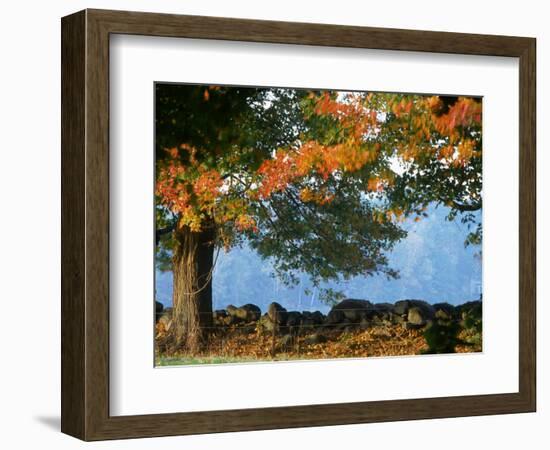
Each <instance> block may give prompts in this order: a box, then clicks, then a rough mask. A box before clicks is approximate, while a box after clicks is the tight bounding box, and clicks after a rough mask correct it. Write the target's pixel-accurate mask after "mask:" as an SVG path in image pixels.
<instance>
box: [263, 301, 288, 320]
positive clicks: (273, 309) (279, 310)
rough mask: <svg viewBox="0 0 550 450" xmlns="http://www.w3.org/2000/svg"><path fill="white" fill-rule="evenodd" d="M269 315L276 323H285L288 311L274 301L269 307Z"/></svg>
mask: <svg viewBox="0 0 550 450" xmlns="http://www.w3.org/2000/svg"><path fill="white" fill-rule="evenodd" d="M267 315H268V316H269V318H270V319H271V321H272V322H273V323H275V324H284V323H286V320H287V311H286V309H285V308H283V307H282V306H281V305H280V304H279V303H277V302H273V303H271V304H270V305H269V306H268V308H267Z"/></svg>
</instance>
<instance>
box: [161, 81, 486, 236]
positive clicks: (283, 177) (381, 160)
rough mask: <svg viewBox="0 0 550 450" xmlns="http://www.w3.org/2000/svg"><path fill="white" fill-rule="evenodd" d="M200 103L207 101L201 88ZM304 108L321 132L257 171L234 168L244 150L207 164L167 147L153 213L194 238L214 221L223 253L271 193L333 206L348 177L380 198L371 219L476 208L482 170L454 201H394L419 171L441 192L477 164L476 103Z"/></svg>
mask: <svg viewBox="0 0 550 450" xmlns="http://www.w3.org/2000/svg"><path fill="white" fill-rule="evenodd" d="M211 89H213V88H211ZM216 94H217V95H220V94H219V92H216ZM203 101H204V102H209V101H211V93H210V91H209V89H205V90H204V93H203ZM302 104H303V105H304V106H303V114H304V116H305V120H310V121H315V120H317V121H321V123H322V124H325V125H326V126H325V130H324V131H323V133H321V134H320V135H318V136H315V133H309V134H304V135H303V136H300V138H299V139H297V140H296V142H293V143H292V144H291V145H287V146H285V147H279V148H275V149H273V151H272V152H271V153H270V154H268V155H267V157H265V158H263V160H262V161H260V163H259V164H258V165H257V167H255V168H251V167H250V164H248V159H243V160H240V158H239V157H240V155H245V156H246V155H247V154H248V153H247V152H246V151H245V152H243V149H242V148H240V149H239V148H234V149H233V150H234V151H226V152H225V153H221V154H219V155H216V157H215V160H214V162H212V161H210V162H208V163H207V162H204V160H201V159H199V158H197V154H198V153H200V152H202V151H204V149H201V148H196V147H194V146H192V145H190V144H188V143H181V144H179V145H178V146H175V147H172V148H165V149H164V152H165V155H164V157H163V158H162V160H161V162H160V163H159V164H158V173H157V185H156V195H157V199H158V202H159V204H160V205H162V206H164V207H165V208H167V210H169V211H170V212H171V213H172V214H174V215H175V216H176V217H177V218H178V225H179V226H188V227H190V228H191V229H192V230H193V231H200V230H201V227H202V226H203V224H204V223H205V221H206V220H208V221H209V222H211V221H214V223H215V224H216V225H217V226H219V229H220V230H225V231H226V232H225V234H223V233H222V234H221V238H222V239H223V241H224V244H225V245H226V246H230V245H231V239H232V237H234V236H235V234H239V233H243V232H246V233H255V232H258V227H259V225H260V222H261V220H259V218H258V204H259V203H268V202H269V201H270V198H271V197H272V196H273V195H274V194H277V193H283V192H285V191H287V190H290V189H294V190H297V191H298V198H299V200H300V201H301V202H304V203H310V202H313V203H316V204H317V205H325V204H329V203H330V202H331V201H332V200H333V199H334V197H335V195H336V193H335V191H336V190H338V182H339V180H341V179H343V178H344V177H349V176H352V177H354V176H355V178H356V181H357V183H356V184H357V188H358V189H359V190H361V191H362V192H363V193H364V195H365V196H367V197H368V196H369V195H370V196H378V198H379V199H382V198H383V199H384V201H383V202H380V201H379V202H378V203H377V207H376V208H373V216H374V217H375V220H402V219H403V217H405V216H408V215H411V214H415V215H416V218H417V220H418V219H419V218H420V217H421V215H422V213H423V211H424V210H425V208H426V205H427V204H428V203H429V202H430V201H434V200H435V201H439V202H441V203H445V204H447V205H450V206H452V205H453V204H457V205H463V204H464V202H478V201H480V196H481V192H480V189H481V185H480V170H474V171H473V172H472V173H470V174H469V175H468V176H469V178H471V179H472V180H473V181H472V180H467V181H466V182H465V183H463V184H464V186H466V187H468V186H469V183H470V184H474V185H476V186H474V187H473V188H471V189H466V190H464V189H463V190H462V191H460V189H458V192H456V191H457V189H454V188H450V189H449V192H443V193H441V195H440V197H439V198H431V197H430V196H429V195H423V196H422V197H421V198H418V197H419V196H418V194H416V197H415V196H413V197H411V200H410V201H408V203H407V202H405V201H404V198H403V192H401V191H402V190H403V186H402V185H403V180H406V181H407V183H408V184H409V187H410V186H413V187H414V185H415V183H416V182H420V184H422V183H421V181H422V178H423V175H422V171H428V172H430V176H432V178H434V181H437V177H441V179H440V181H441V182H442V183H446V182H449V180H451V179H452V177H453V170H455V171H456V170H460V171H463V172H464V173H467V172H468V169H469V166H470V165H471V164H472V162H473V161H478V162H480V160H481V133H480V130H481V118H482V116H481V103H480V101H479V100H478V99H473V98H466V97H458V98H454V102H453V103H452V104H451V103H449V101H447V102H446V101H445V98H444V97H439V96H422V95H400V94H384V93H355V92H354V93H338V92H328V91H325V92H311V93H309V94H308V96H307V97H306V98H305V100H303V101H302ZM327 130H328V131H327ZM327 135H329V137H328V138H327ZM250 150H251V151H254V149H253V148H252V149H250ZM354 174H355V175H354ZM445 177H447V178H448V180H445ZM419 180H420V181H419ZM400 181H401V186H400V188H399V189H401V191H400V190H399V189H398V188H397V186H399V184H400V183H399V182H400ZM443 191H444V189H443ZM385 194H386V195H385ZM439 194H440V193H438V195H439ZM446 195H447V196H448V198H446ZM228 230H229V231H228Z"/></svg>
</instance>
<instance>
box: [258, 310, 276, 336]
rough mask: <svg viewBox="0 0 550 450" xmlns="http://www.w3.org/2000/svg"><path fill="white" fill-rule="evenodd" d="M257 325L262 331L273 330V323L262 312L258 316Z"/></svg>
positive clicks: (268, 331) (271, 331) (269, 331)
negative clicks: (260, 315)
mask: <svg viewBox="0 0 550 450" xmlns="http://www.w3.org/2000/svg"><path fill="white" fill-rule="evenodd" d="M258 327H259V329H260V331H262V332H263V333H273V330H274V329H275V324H274V323H273V321H272V320H271V319H270V318H269V316H268V315H267V314H264V315H263V316H262V317H260V320H259V321H258Z"/></svg>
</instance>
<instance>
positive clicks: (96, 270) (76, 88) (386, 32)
mask: <svg viewBox="0 0 550 450" xmlns="http://www.w3.org/2000/svg"><path fill="white" fill-rule="evenodd" d="M61 30H62V131H61V136H62V283H61V284H62V333H61V335H62V344H61V352H62V378H61V384H62V401H61V411H62V414H61V429H62V431H63V432H64V433H67V434H70V435H73V436H76V437H78V438H80V439H84V440H100V439H117V438H131V437H147V436H167V435H181V434H198V433H215V432H227V431H244V430H259V429H274V428H290V427H308V426H321V425H337V424H351V423H365V422H381V421H396V420H410V419H426V418H440V417H458V416H474V415H486V414H503V413H517V412H530V411H535V407H536V395H535V392H536V391H535V386H536V365H535V364H536V347H535V345H536V336H535V334H536V333H535V307H536V291H535V288H536V287H535V286H536V283H535V281H536V274H535V270H536V258H535V252H536V247H535V244H536V235H535V233H536V228H535V223H536V209H535V208H536V207H535V204H536V197H535V195H536V190H535V189H536V181H535V173H536V170H535V169H536V161H535V138H536V133H535V72H536V70H535V53H536V52H535V48H536V47H535V46H536V41H535V39H533V38H524V37H505V36H488V35H473V34H458V33H444V32H432V31H410V30H397V29H381V28H363V27H351V26H336V25H320V24H305V23H287V22H272V21H257V20H241V19H227V18H216V17H200V16H180V15H169V14H151V13H135V12H123V11H104V10H85V11H81V12H78V13H75V14H73V15H70V16H67V17H64V18H63V19H62V26H61ZM113 33H121V34H137V35H146V36H171V37H183V38H202V39H220V40H231V41H252V42H264V43H284V44H305V45H315V46H332V47H354V48H369V49H384V50H404V51H420V52H436V53H456V54H466V55H490V56H509V57H517V58H519V72H520V73H519V75H520V82H519V88H520V101H519V112H520V122H519V126H520V134H519V136H520V139H519V143H518V144H519V158H520V167H519V170H520V187H519V199H520V201H519V205H518V206H519V224H520V226H519V240H520V241H519V242H520V252H519V267H518V269H519V302H520V308H519V349H520V351H519V392H517V393H507V394H494V395H475V396H461V397H444V398H423V399H407V400H391V401H375V402H357V403H342V404H324V405H307V406H289V407H276V408H261V409H245V410H230V411H209V412H189V413H174V414H156V415H142V416H116V417H113V416H110V415H109V407H108V405H109V206H108V205H109V101H108V99H109V35H110V34H113Z"/></svg>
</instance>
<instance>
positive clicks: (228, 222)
mask: <svg viewBox="0 0 550 450" xmlns="http://www.w3.org/2000/svg"><path fill="white" fill-rule="evenodd" d="M156 101H157V103H156V117H157V122H156V135H157V186H156V196H157V241H162V240H164V242H165V243H166V244H167V245H168V246H170V245H171V246H172V270H173V274H174V289H173V290H174V294H173V306H174V311H173V320H174V330H175V342H176V345H177V346H184V347H186V348H187V349H189V350H197V349H198V348H200V345H201V342H203V340H204V339H205V338H206V333H205V329H207V328H208V327H209V326H211V323H212V315H211V313H212V285H211V281H212V280H211V278H212V267H213V264H214V259H215V256H214V251H215V249H216V248H221V247H224V248H225V249H229V248H231V247H232V246H235V245H239V244H240V243H241V242H243V240H247V241H248V242H249V243H250V245H251V246H252V247H253V248H255V249H256V250H257V251H258V252H259V254H260V255H262V256H264V257H270V258H272V260H273V261H274V267H275V270H276V272H277V274H278V276H279V277H281V278H282V279H283V280H285V281H287V282H292V281H293V273H294V272H295V271H302V272H306V273H308V274H309V276H310V277H311V279H312V280H313V281H314V283H318V282H320V281H322V280H329V279H337V278H339V277H343V278H350V277H353V276H356V275H360V274H362V275H373V274H375V273H384V274H386V275H387V276H388V277H395V276H396V275H397V273H396V272H395V271H394V270H393V269H392V268H390V267H388V261H387V257H386V254H387V252H389V251H390V250H391V249H392V248H393V245H394V244H395V242H397V241H398V240H400V239H401V238H403V237H404V236H405V232H404V231H403V230H402V229H401V228H400V221H402V220H403V219H404V218H405V217H409V216H414V217H416V218H417V219H419V218H420V217H422V215H423V214H426V213H425V210H426V207H427V205H428V204H430V203H432V202H436V203H442V204H445V205H447V206H449V207H450V208H451V214H450V217H449V218H450V219H454V217H455V216H456V214H458V213H459V212H460V213H463V212H469V211H475V210H476V209H479V208H481V128H480V127H481V104H480V103H479V102H478V101H477V100H475V99H470V98H454V99H449V98H445V97H437V96H436V97H424V96H414V95H397V94H374V93H337V92H320V91H305V90H294V89H262V88H231V87H220V86H211V87H204V86H203V87H200V86H176V85H162V84H160V85H157V100H156ZM466 220H471V221H472V222H473V221H475V217H474V216H472V217H470V218H467V219H466ZM163 236H165V237H163ZM480 239H481V228H479V229H476V231H475V232H474V233H472V235H471V236H470V237H469V240H470V241H471V242H474V243H475V242H477V241H478V240H480Z"/></svg>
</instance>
